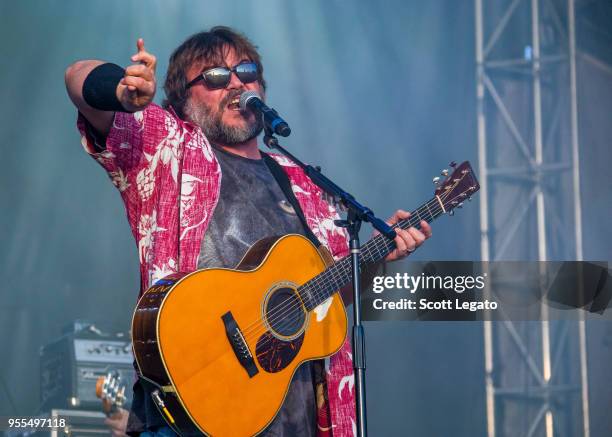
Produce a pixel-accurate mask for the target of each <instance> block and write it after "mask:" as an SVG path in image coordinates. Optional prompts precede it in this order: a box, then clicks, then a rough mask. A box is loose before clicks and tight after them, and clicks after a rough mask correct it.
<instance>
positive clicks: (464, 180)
mask: <svg viewBox="0 0 612 437" xmlns="http://www.w3.org/2000/svg"><path fill="white" fill-rule="evenodd" d="M450 167H451V168H452V169H453V172H452V173H451V174H449V173H448V170H443V171H442V176H445V177H446V178H445V179H444V180H442V181H440V178H438V177H436V178H434V184H436V186H437V188H436V192H435V193H436V196H437V197H438V199H439V200H440V202H442V205H444V210H445V211H446V212H448V213H449V215H453V214H454V209H455V208H461V206H462V205H463V202H464V201H466V200H471V197H472V195H473V194H474V193H476V192H477V191H478V190H479V189H480V184H479V183H478V180H477V179H476V175H475V174H474V170H472V166H471V165H470V163H469V161H464V162H462V163H461V164H459V165H458V166H457V164H456V163H455V162H451V163H450Z"/></svg>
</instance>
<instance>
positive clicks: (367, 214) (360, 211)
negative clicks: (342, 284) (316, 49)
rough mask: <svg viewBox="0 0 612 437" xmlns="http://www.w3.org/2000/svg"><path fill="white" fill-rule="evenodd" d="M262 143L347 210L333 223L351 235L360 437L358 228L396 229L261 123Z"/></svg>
mask: <svg viewBox="0 0 612 437" xmlns="http://www.w3.org/2000/svg"><path fill="white" fill-rule="evenodd" d="M264 126H265V127H264V132H265V135H264V143H265V144H266V145H267V146H268V147H269V148H270V149H276V150H278V151H279V152H281V153H282V154H283V155H285V156H286V157H288V158H289V159H291V160H292V161H293V162H294V163H295V164H297V165H298V166H300V167H301V168H302V170H304V173H306V175H307V176H308V177H309V178H310V179H311V180H312V181H313V182H314V183H315V184H316V185H318V186H319V187H321V189H323V190H324V191H325V192H327V193H328V194H329V195H331V196H333V197H334V198H335V199H338V200H339V201H340V202H341V203H342V204H343V205H344V206H345V207H346V208H347V210H348V215H347V218H346V220H336V221H335V222H334V223H335V224H336V226H340V227H343V228H346V229H347V231H348V234H349V237H350V240H349V247H350V250H351V262H352V264H351V268H352V276H353V316H354V320H353V337H352V346H353V369H354V370H355V407H356V418H357V435H358V436H359V437H366V436H367V424H366V396H365V369H366V362H365V337H364V330H363V325H362V323H361V302H360V293H361V280H360V262H361V260H360V258H361V245H360V243H359V229H360V228H361V223H362V222H364V221H365V222H368V223H371V224H372V226H373V227H374V229H376V230H377V231H378V232H380V233H381V234H382V235H384V236H386V237H387V238H389V239H391V240H393V239H394V238H395V231H394V230H393V229H392V228H391V226H389V225H388V224H387V223H385V222H384V221H383V220H381V219H379V218H377V217H376V216H375V215H374V213H373V212H372V210H371V209H369V208H367V207H365V206H363V205H361V204H360V203H359V202H357V200H355V198H354V197H353V196H352V195H351V194H349V193H347V192H346V191H344V190H343V189H342V188H340V187H339V186H338V185H336V184H335V183H333V182H332V181H331V180H330V179H328V178H327V177H326V176H325V175H323V174H322V173H321V171H320V169H318V168H315V167H313V166H311V165H308V164H304V163H303V162H302V161H300V160H299V159H297V158H296V157H295V156H293V154H291V153H289V152H288V151H287V150H286V149H284V148H283V147H282V146H281V145H280V144H279V143H278V140H277V139H276V137H275V136H274V132H273V131H272V129H271V128H270V126H268V124H267V123H264Z"/></svg>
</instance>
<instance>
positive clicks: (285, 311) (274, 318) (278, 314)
mask: <svg viewBox="0 0 612 437" xmlns="http://www.w3.org/2000/svg"><path fill="white" fill-rule="evenodd" d="M463 177H465V175H463V176H462V177H461V178H460V179H459V180H458V181H457V182H456V183H455V185H456V184H458V183H459V182H460V181H461V179H463ZM449 193H450V192H448V193H443V194H442V196H440V197H441V199H442V200H446V197H448V195H449ZM464 194H465V193H460V194H459V195H457V196H456V197H454V198H453V199H452V200H451V201H454V200H455V199H457V198H459V197H461V196H462V195H464ZM431 203H433V204H434V205H436V207H435V208H434V213H433V214H432V213H431V210H430V209H429V206H428V205H429V204H431ZM423 207H426V208H427V209H428V211H429V214H430V216H431V219H432V220H434V219H435V218H437V216H439V213H440V211H442V208H440V204H439V203H438V202H437V199H436V198H434V199H432V200H430V201H428V202H426V203H425V204H423V205H422V206H420V207H419V208H417V209H416V210H415V211H413V212H414V213H416V214H415V215H416V217H415V216H411V217H409V218H407V219H404V220H401V221H400V222H398V223H396V224H395V225H394V226H393V228H395V227H398V226H399V227H402V229H404V227H403V225H408V226H406V227H410V226H414V225H415V224H413V223H411V222H412V221H413V219H416V218H420V216H419V215H418V213H417V211H419V210H422V209H423ZM375 238H376V237H375ZM375 238H373V239H370V240H369V241H368V242H367V243H366V244H365V245H364V246H363V247H362V250H365V251H368V252H369V249H371V248H372V247H371V244H372V243H374V240H375ZM382 244H383V245H384V246H385V250H387V251H389V250H392V249H393V245H394V244H395V243H394V242H393V241H391V240H386V241H385V240H383V243H382ZM374 248H376V249H377V250H378V255H379V257H381V255H383V254H381V251H380V245H378V244H377V243H375V246H374ZM387 253H388V252H387ZM347 259H350V258H348V257H345V258H343V259H342V260H341V261H339V262H337V263H336V264H334V265H333V266H332V267H330V268H329V269H328V270H326V271H325V272H322V273H321V274H320V275H318V276H316V277H315V278H313V279H311V280H310V281H308V282H307V283H306V284H304V285H306V286H307V284H309V283H312V284H313V285H315V288H314V291H315V295H316V297H318V298H319V299H321V300H322V301H323V302H324V301H325V300H327V299H328V298H329V297H331V295H333V293H332V294H331V295H329V296H327V292H326V291H323V288H330V285H331V286H332V287H331V288H333V289H334V292H335V291H337V289H338V288H341V286H339V285H338V284H337V283H336V281H335V279H334V276H335V275H334V274H335V273H337V272H336V271H335V270H337V269H338V268H342V270H343V271H342V273H343V274H346V273H347V272H346V267H347V266H344V262H346V260H347ZM379 259H380V258H379ZM333 270H334V271H333ZM332 271H333V272H332ZM332 273H334V274H332ZM326 276H327V277H328V278H329V279H327V278H326ZM317 278H319V279H317ZM321 280H323V282H322V283H321V282H320V281H321ZM342 285H344V284H342ZM317 286H318V287H319V290H318V291H320V293H318V292H317ZM302 287H304V286H302ZM302 287H299V288H302ZM299 288H298V293H299ZM322 297H325V299H322ZM282 307H284V308H282ZM296 309H297V310H299V311H295V310H296ZM290 313H293V314H295V315H294V316H293V317H291V319H289V321H291V322H292V323H293V322H294V321H295V320H297V319H298V318H299V317H301V315H302V314H303V312H302V310H301V302H299V301H297V302H296V299H294V298H293V296H292V297H289V298H287V299H286V300H285V301H284V302H282V303H281V304H280V305H279V306H278V307H277V308H275V309H274V310H272V311H271V312H270V313H268V314H269V317H268V325H273V324H274V323H276V322H278V320H279V319H283V318H284V319H287V316H288V315H289V314H290ZM253 325H254V326H253ZM262 327H263V328H264V331H261V330H260V329H259V328H262ZM267 328H268V326H266V323H265V322H263V320H262V319H261V318H259V319H258V320H257V321H255V322H253V323H251V325H250V327H249V328H247V329H245V331H244V333H243V336H244V337H245V339H246V338H247V337H248V338H249V339H251V338H252V337H253V335H254V330H255V331H256V333H255V335H261V334H262V333H263V332H265V331H266V330H267ZM247 331H248V333H247Z"/></svg>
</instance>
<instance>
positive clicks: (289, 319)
mask: <svg viewBox="0 0 612 437" xmlns="http://www.w3.org/2000/svg"><path fill="white" fill-rule="evenodd" d="M395 227H397V226H394V228H395ZM344 259H347V258H344ZM344 259H343V260H344ZM338 264H340V262H339V263H337V264H335V265H338ZM342 267H343V271H344V273H346V270H345V266H344V265H343V266H342ZM325 285H326V286H328V285H330V284H329V281H328V282H327V283H326V284H325ZM334 289H335V286H334ZM334 291H335V290H334ZM330 297H331V296H330ZM288 300H289V299H288ZM300 306H301V305H299V304H298V305H293V307H294V308H298V307H300ZM299 310H300V311H299V312H298V311H295V312H293V313H292V314H289V313H290V312H291V309H289V311H285V313H284V315H282V317H283V318H284V319H285V320H284V322H285V326H286V325H289V324H291V323H294V322H295V321H297V320H299V318H301V317H302V314H303V312H302V311H301V308H299ZM277 319H278V317H277ZM260 320H261V319H260ZM262 325H263V327H264V329H263V330H260V331H259V332H256V333H253V332H251V333H249V334H248V335H247V336H245V339H247V338H248V339H249V340H252V339H254V338H255V337H258V336H261V335H262V334H264V333H266V332H267V331H268V329H267V326H265V324H263V323H262ZM277 330H278V329H277ZM275 338H276V337H274V336H270V337H267V338H266V339H265V340H263V341H260V342H257V343H256V349H257V348H261V347H264V346H266V345H268V344H269V343H270V342H272V341H274V339H275Z"/></svg>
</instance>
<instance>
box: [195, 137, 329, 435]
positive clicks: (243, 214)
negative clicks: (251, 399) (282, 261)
mask: <svg viewBox="0 0 612 437" xmlns="http://www.w3.org/2000/svg"><path fill="white" fill-rule="evenodd" d="M214 152H215V155H216V157H217V160H218V161H219V165H220V166H221V192H220V193H219V200H218V203H217V206H216V207H215V210H214V213H213V216H212V218H211V220H210V223H209V225H208V229H207V230H206V234H205V235H204V238H203V240H202V247H201V250H200V255H199V257H198V269H202V268H208V267H226V268H233V267H236V265H237V264H238V263H239V262H240V260H241V259H242V257H243V256H244V254H245V253H246V252H247V250H248V249H249V247H251V246H252V245H253V243H255V242H256V241H257V240H260V239H261V238H264V237H269V236H273V235H284V234H302V235H304V227H303V225H302V222H301V221H300V219H299V218H298V216H297V215H296V213H295V211H294V209H293V207H292V206H291V204H290V203H289V202H288V201H287V198H286V197H285V194H284V193H283V191H282V190H281V188H280V186H279V185H278V183H277V182H276V180H275V179H274V176H273V175H272V173H271V172H270V170H269V169H268V166H267V165H266V163H265V161H264V160H263V159H248V158H244V157H242V156H238V155H234V154H232V153H229V152H227V151H225V150H222V149H220V148H215V149H214ZM316 428H317V426H316V405H315V397H314V381H313V375H312V365H311V364H310V363H309V362H308V363H304V364H302V365H301V366H300V367H299V368H298V370H297V371H296V373H295V375H294V376H293V380H292V381H291V385H290V386H289V391H288V393H287V397H286V398H285V402H284V403H283V406H282V407H281V409H280V411H279V413H278V414H277V416H276V417H275V418H274V420H273V421H272V423H271V424H270V426H268V428H266V430H265V431H264V432H263V433H262V434H260V435H262V436H266V437H295V436H314V435H315V434H316Z"/></svg>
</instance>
